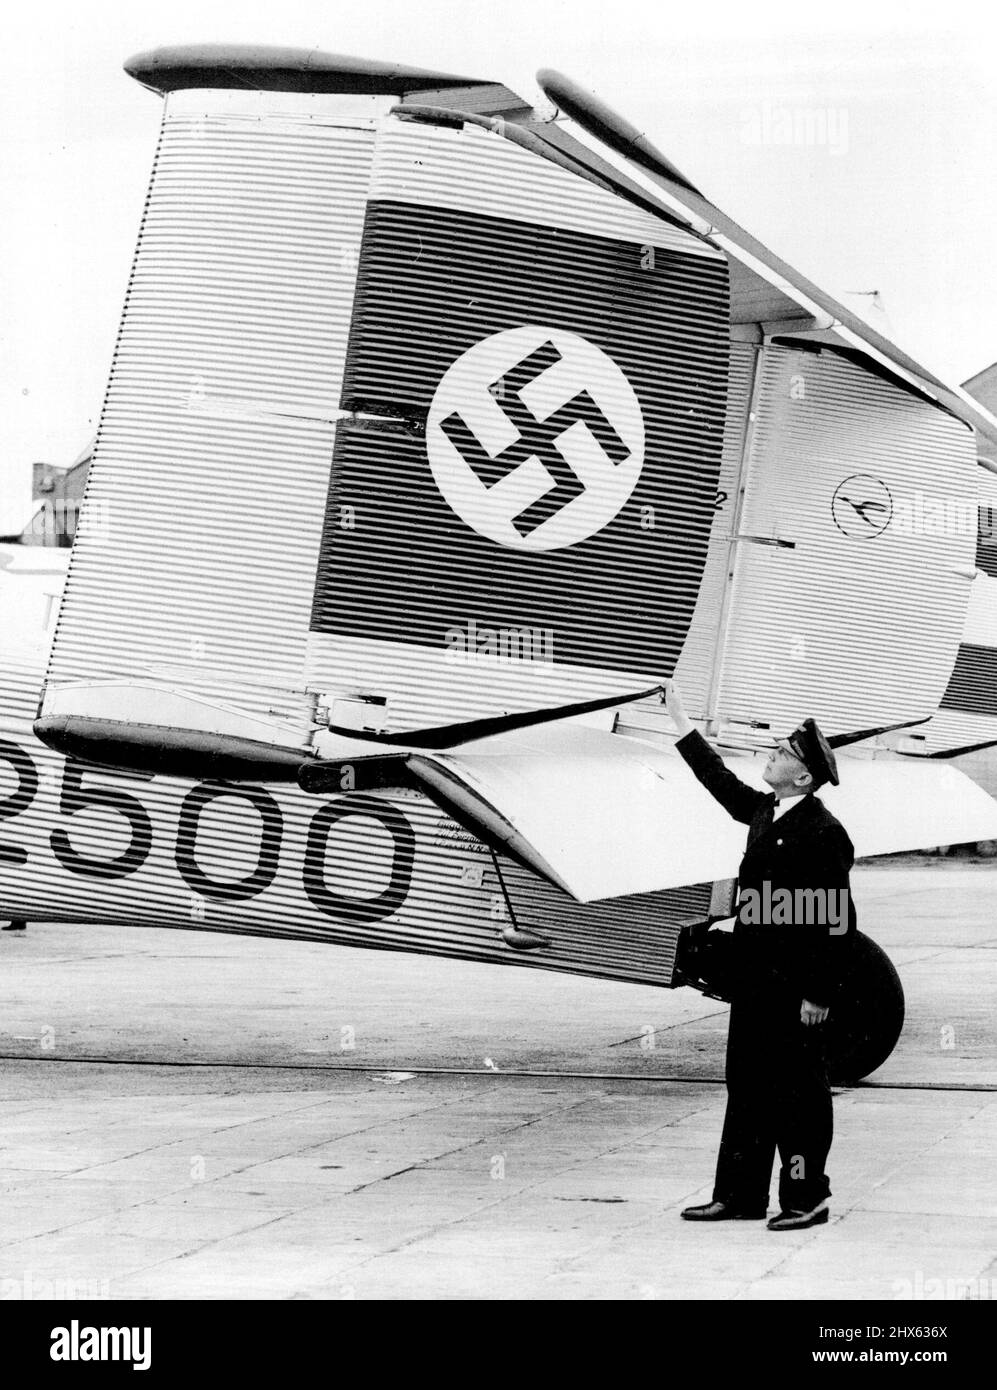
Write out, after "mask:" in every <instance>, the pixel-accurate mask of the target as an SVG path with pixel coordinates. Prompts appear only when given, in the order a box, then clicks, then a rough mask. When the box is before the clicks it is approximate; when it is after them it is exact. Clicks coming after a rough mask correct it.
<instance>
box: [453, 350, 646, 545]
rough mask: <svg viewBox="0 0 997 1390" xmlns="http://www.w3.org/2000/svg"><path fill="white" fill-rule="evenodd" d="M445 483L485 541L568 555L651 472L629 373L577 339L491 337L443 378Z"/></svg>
mask: <svg viewBox="0 0 997 1390" xmlns="http://www.w3.org/2000/svg"><path fill="white" fill-rule="evenodd" d="M426 451H427V454H428V457H429V466H430V468H431V469H432V472H433V477H434V479H435V480H436V485H437V487H438V488H439V490H440V492H441V493H442V494H443V497H444V499H445V500H446V502H447V503H448V505H449V506H450V507H451V508H452V509H453V511H455V512H456V513H457V515H458V516H459V517H460V518H461V519H462V520H463V521H465V522H466V523H467V524H468V526H471V527H472V528H473V529H474V530H475V531H477V532H478V533H479V534H480V535H482V536H487V537H488V539H489V540H493V541H496V542H497V543H498V544H499V545H505V546H509V547H510V548H511V549H514V550H536V551H544V550H562V549H563V548H564V547H565V546H569V545H577V544H578V542H579V541H583V540H587V539H588V537H589V536H593V535H595V533H596V532H597V531H601V530H602V528H603V527H604V526H606V525H607V524H608V523H609V522H610V521H612V520H613V518H614V517H615V516H616V515H617V513H618V512H619V511H620V509H621V507H623V506H624V504H625V503H626V502H627V500H628V499H629V497H630V495H631V493H632V492H633V490H634V488H635V487H636V486H637V481H638V479H639V478H640V473H641V469H642V467H643V465H644V417H643V415H642V414H641V409H640V402H639V401H638V399H637V396H636V394H635V392H634V389H633V387H632V386H631V385H630V383H629V381H628V380H627V378H626V377H625V376H624V374H623V372H622V371H621V370H620V368H619V367H618V366H617V365H616V363H615V362H614V361H613V359H612V358H611V357H609V356H608V355H607V354H606V353H605V352H603V351H602V349H601V348H598V347H596V346H595V345H594V344H593V343H590V342H587V341H586V339H584V338H582V337H580V336H579V335H578V334H577V333H569V332H567V331H566V330H564V329H560V328H544V327H541V326H539V325H531V326H529V327H525V328H510V329H506V330H504V331H503V332H500V333H493V334H491V335H490V336H489V337H487V338H482V340H481V341H480V342H478V343H475V344H474V346H473V347H470V348H468V349H467V351H466V352H464V353H462V354H461V356H460V357H458V358H457V360H456V361H455V362H453V363H452V364H451V365H450V367H449V368H448V369H447V371H446V372H445V373H444V374H443V376H442V377H441V379H440V383H439V385H438V386H437V388H436V393H435V395H434V396H433V401H432V405H431V406H430V408H429V416H428V418H427V421H426Z"/></svg>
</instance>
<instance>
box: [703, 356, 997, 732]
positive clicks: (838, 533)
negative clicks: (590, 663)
mask: <svg viewBox="0 0 997 1390" xmlns="http://www.w3.org/2000/svg"><path fill="white" fill-rule="evenodd" d="M762 373H763V376H762V381H761V392H760V396H759V400H758V407H757V418H756V421H755V424H754V432H753V435H752V437H751V438H750V440H749V456H748V462H747V474H746V481H745V495H744V503H743V508H742V512H741V518H740V525H739V528H738V534H739V537H740V539H739V541H738V543H737V544H738V554H737V559H736V563H735V572H734V580H733V588H732V594H731V602H730V614H729V621H728V623H727V625H726V640H725V644H724V650H723V659H722V665H721V670H720V683H719V698H718V714H719V717H720V719H721V720H724V721H744V722H748V721H753V720H757V721H760V722H762V723H764V724H766V725H769V726H771V728H772V729H773V730H774V731H775V732H777V733H784V732H786V731H788V730H789V729H791V728H793V727H794V726H795V725H796V724H797V723H798V722H799V720H800V718H802V717H803V716H805V715H812V716H813V717H814V718H816V719H817V720H818V722H820V723H821V725H822V726H823V727H825V728H826V729H828V730H829V731H831V732H834V731H838V730H847V729H860V728H863V727H867V726H870V725H877V724H885V723H891V722H895V721H900V720H903V719H914V718H917V717H919V716H925V715H928V714H930V713H931V712H932V711H933V710H934V709H935V708H936V707H937V705H938V703H939V701H940V700H941V697H942V694H943V692H944V690H945V686H946V683H947V681H948V678H949V673H950V672H951V670H952V667H953V664H954V660H955V654H956V647H957V645H958V641H959V636H960V633H961V632H962V628H963V622H964V618H965V613H966V604H967V600H968V596H969V588H970V580H969V578H968V576H967V570H968V571H971V570H972V568H973V565H974V551H975V537H974V535H973V533H972V529H971V528H970V530H969V532H968V534H967V533H966V532H965V531H964V532H963V533H962V534H951V533H948V532H947V531H944V532H943V533H938V532H935V531H933V530H931V529H930V528H925V527H923V526H920V527H919V526H918V524H917V521H916V517H917V508H918V495H919V494H920V495H921V497H922V499H923V498H925V497H931V498H937V499H943V500H945V501H947V502H948V504H949V505H950V506H951V507H952V508H954V509H959V508H963V509H964V508H965V507H966V506H967V505H968V506H970V507H974V506H975V498H976V474H977V471H978V470H977V468H976V464H975V450H974V446H973V439H972V435H971V432H970V431H969V430H968V429H967V428H966V427H965V426H964V425H962V424H961V423H960V422H958V421H957V420H955V419H953V418H952V417H951V416H949V415H948V414H946V413H945V412H944V411H942V410H940V409H938V408H937V407H934V406H932V405H930V404H929V403H927V402H925V401H923V400H921V399H919V398H918V397H916V396H914V395H912V394H909V393H907V392H905V391H903V390H901V389H900V388H899V387H896V386H894V385H893V384H892V383H890V382H888V381H886V380H884V379H882V378H880V377H876V376H873V375H872V374H871V373H869V372H866V371H864V370H863V369H862V368H860V367H859V366H857V365H855V364H854V363H853V362H851V361H847V360H844V359H842V358H841V357H839V356H837V355H835V354H833V353H830V352H821V353H820V354H815V353H812V352H806V351H802V350H797V349H794V348H789V347H778V346H775V347H768V348H766V350H765V352H764V356H763V364H762ZM752 538H754V539H752Z"/></svg>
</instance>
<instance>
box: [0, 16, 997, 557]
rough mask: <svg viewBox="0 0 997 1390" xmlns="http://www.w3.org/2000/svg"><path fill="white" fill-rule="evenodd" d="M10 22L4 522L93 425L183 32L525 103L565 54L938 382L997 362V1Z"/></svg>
mask: <svg viewBox="0 0 997 1390" xmlns="http://www.w3.org/2000/svg"><path fill="white" fill-rule="evenodd" d="M3 34H4V39H5V55H4V56H5V63H4V78H3V82H2V84H0V199H2V202H0V393H2V396H0V399H2V409H0V522H2V518H3V516H9V515H11V514H15V513H22V512H25V511H26V509H27V506H28V501H29V498H30V476H31V463H32V461H33V460H44V461H47V462H49V463H55V464H59V465H60V466H64V465H67V464H69V463H71V462H72V461H73V459H74V458H75V457H76V455H77V454H78V453H79V452H80V450H81V449H82V447H83V446H84V445H85V444H86V442H87V441H88V439H89V438H90V437H91V435H92V433H93V431H94V429H95V426H96V421H97V418H98V415H99V411H100V405H101V399H102V396H103V391H104V385H105V381H106V377H107V372H108V367H109V364H110V358H111V352H112V349H113V345H114V338H115V334H116V332H117V327H118V321H119V318H120V314H121V306H122V302H123V297H124V291H125V285H126V282H127V278H128V273H129V269H130V264H131V258H132V254H133V251H134V246H135V240H136V236H137V232H138V225H139V218H140V214H141V209H142V203H143V200H144V197H145V192H146V185H147V182H148V177H149V172H150V169H151V165H152V158H153V152H154V148H155V141H156V136H157V132H158V127H159V119H160V110H161V103H160V100H159V98H158V97H157V96H155V95H154V94H153V93H151V92H149V91H147V90H145V89H144V88H142V87H140V86H139V85H138V84H137V83H135V82H134V81H132V80H131V79H130V78H129V77H127V76H126V74H125V73H124V72H123V70H122V63H123V62H124V60H125V59H126V58H127V57H129V56H130V55H131V54H133V53H136V52H139V51H142V50H144V49H149V48H155V47H158V46H160V45H166V44H173V43H196V42H219V41H229V42H244V43H245V42H251V43H269V44H286V45H292V46H295V47H298V46H303V47H318V48H322V49H325V50H326V51H328V52H334V53H335V52H339V53H348V54H356V55H361V56H367V57H373V58H382V59H393V60H397V61H400V62H404V63H409V64H413V65H416V66H422V67H431V68H437V69H442V70H444V71H450V72H455V73H464V74H473V75H475V76H477V75H480V76H482V77H485V78H489V79H499V80H501V81H503V82H505V83H506V85H508V86H511V87H512V88H514V89H515V90H517V91H519V92H520V93H522V94H523V95H524V96H527V97H529V98H530V99H531V100H532V99H536V97H537V96H538V92H537V88H536V85H535V73H536V70H537V69H538V68H540V67H555V68H559V69H561V70H562V71H564V72H566V73H568V74H569V75H571V76H572V77H574V78H575V79H576V80H578V81H580V82H582V83H583V84H584V85H585V86H587V87H588V88H590V89H591V90H594V91H596V92H598V93H599V94H600V95H601V96H602V97H603V98H604V100H606V101H608V102H609V104H610V105H611V106H613V107H615V108H616V109H617V110H619V111H620V112H621V113H623V114H624V115H626V116H627V117H628V118H629V119H630V120H631V121H633V122H634V124H636V125H638V126H640V127H641V129H643V130H644V131H646V133H647V134H648V135H649V136H650V137H651V139H652V140H653V141H654V142H655V143H656V144H657V145H658V147H659V148H660V149H662V150H663V151H664V152H665V153H666V154H667V155H668V157H669V158H670V159H672V161H673V162H674V163H675V164H677V165H678V167H679V168H680V169H681V170H683V172H685V173H686V174H687V175H688V176H689V177H690V178H691V179H692V181H693V182H694V183H696V184H697V185H698V186H699V187H700V188H701V189H702V190H703V191H704V192H705V193H706V194H707V195H708V196H709V197H710V198H712V200H713V201H714V202H716V203H717V204H718V205H719V206H720V207H721V208H723V209H724V210H725V211H726V212H728V213H729V214H731V215H732V216H733V217H734V218H735V219H736V220H738V221H739V222H740V223H741V224H742V226H744V227H746V228H747V229H748V230H749V231H750V232H752V233H754V234H755V235H756V236H758V237H759V238H760V239H761V240H762V241H764V242H766V244H768V245H769V246H770V247H771V248H772V249H773V250H774V251H776V252H778V253H779V254H780V255H782V256H783V257H784V258H785V259H786V260H788V261H789V262H790V263H791V264H793V265H795V266H797V267H798V268H799V269H800V270H801V271H803V272H804V273H806V274H807V275H809V276H810V278H811V279H813V280H815V281H817V283H819V284H821V285H822V286H823V287H824V288H826V289H827V290H829V291H831V292H832V293H836V294H842V293H848V292H853V291H854V292H860V293H862V294H868V293H869V292H871V291H874V290H875V291H878V292H879V294H880V296H881V298H882V301H883V304H884V305H885V308H886V311H887V313H888V315H889V327H890V330H891V332H892V336H894V337H895V339H896V340H897V341H898V342H899V343H900V344H901V345H902V346H904V347H905V348H907V349H908V351H910V352H911V353H912V354H913V356H915V357H916V358H918V359H919V360H920V361H921V362H922V363H923V364H924V365H926V366H928V367H929V368H931V369H933V370H934V371H936V372H937V373H938V374H939V375H941V376H942V377H943V378H945V379H947V380H949V381H952V382H961V381H963V380H965V379H966V378H967V377H969V376H971V375H973V374H974V373H976V372H977V371H980V370H982V369H983V368H984V367H986V366H988V365H989V364H990V363H991V362H993V361H994V360H995V359H997V275H995V274H994V265H995V255H994V235H995V227H997V185H995V179H994V171H995V169H997V84H995V82H994V73H995V63H994V40H995V38H997V16H994V17H991V16H988V15H987V14H986V13H985V11H984V8H983V7H982V6H981V5H979V4H969V5H964V4H962V3H960V0H956V3H950V4H946V5H944V6H942V5H937V4H933V5H930V6H929V5H926V4H925V5H922V4H919V3H917V0H914V2H913V3H904V4H894V3H893V0H865V3H853V0H842V2H841V3H837V4H834V5H831V6H807V5H801V4H799V3H798V0H793V3H783V0H754V3H752V4H751V5H746V4H744V3H740V4H736V5H735V4H728V3H727V0H721V3H714V4H711V5H702V6H689V5H688V4H683V5H675V6H672V5H669V4H667V3H665V2H664V0H653V3H633V0H613V3H612V4H609V3H605V2H603V3H594V0H571V3H567V0H530V2H529V3H528V2H527V0H502V3H499V2H498V0H464V3H462V4H457V3H456V0H449V3H443V0H421V3H417V2H416V0H363V3H362V4H360V3H353V4H344V3H339V4H336V3H334V0H280V3H279V4H275V3H274V0H267V3H260V0H240V3H239V4H238V5H236V4H233V3H229V0H196V3H191V2H190V0H170V3H168V4H167V3H162V0H143V3H141V4H136V3H134V0H128V3H124V2H123V0H105V2H104V3H96V2H95V0H90V3H87V0H77V2H76V3H74V4H71V5H70V4H62V3H60V2H59V0H57V2H56V3H49V4H44V5H35V6H19V7H17V9H16V10H13V9H9V10H8V11H7V13H6V15H5V18H4V21H3ZM863 302H865V303H868V302H869V301H868V300H864V301H858V304H861V303H863ZM858 304H857V307H858ZM2 529H3V527H2V524H0V530H2Z"/></svg>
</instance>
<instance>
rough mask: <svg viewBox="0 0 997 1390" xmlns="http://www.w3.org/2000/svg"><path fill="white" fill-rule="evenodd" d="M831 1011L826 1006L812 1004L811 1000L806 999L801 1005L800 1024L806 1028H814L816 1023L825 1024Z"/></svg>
mask: <svg viewBox="0 0 997 1390" xmlns="http://www.w3.org/2000/svg"><path fill="white" fill-rule="evenodd" d="M829 1012H830V1010H829V1009H828V1008H827V1006H826V1005H824V1004H811V1002H810V1000H809V999H804V1001H803V1003H802V1004H801V1005H800V1022H801V1023H802V1024H803V1025H804V1027H806V1028H810V1027H812V1026H813V1025H814V1024H815V1023H823V1022H824V1020H825V1018H827V1016H828V1014H829Z"/></svg>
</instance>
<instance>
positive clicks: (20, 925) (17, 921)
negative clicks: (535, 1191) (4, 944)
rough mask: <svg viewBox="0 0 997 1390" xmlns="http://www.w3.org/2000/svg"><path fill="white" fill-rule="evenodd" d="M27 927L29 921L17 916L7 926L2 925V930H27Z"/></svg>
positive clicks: (0, 929) (0, 928)
mask: <svg viewBox="0 0 997 1390" xmlns="http://www.w3.org/2000/svg"><path fill="white" fill-rule="evenodd" d="M27 927H28V924H27V922H25V921H22V919H21V918H20V917H15V918H14V920H13V921H12V922H8V924H7V926H5V927H0V931H26V930H27Z"/></svg>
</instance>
